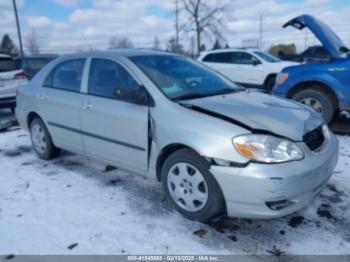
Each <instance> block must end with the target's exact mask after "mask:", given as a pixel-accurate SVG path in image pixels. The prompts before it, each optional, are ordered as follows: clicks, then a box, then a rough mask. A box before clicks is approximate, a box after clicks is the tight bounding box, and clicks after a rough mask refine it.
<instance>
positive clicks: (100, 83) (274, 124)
mask: <svg viewBox="0 0 350 262" xmlns="http://www.w3.org/2000/svg"><path fill="white" fill-rule="evenodd" d="M17 94H18V96H17V108H16V115H17V118H18V121H19V122H20V124H21V126H22V127H23V128H26V129H28V130H29V131H30V134H31V138H32V143H33V147H34V149H35V151H36V153H37V154H38V156H39V157H41V158H43V159H51V158H54V157H56V156H57V155H58V154H59V151H60V149H65V150H68V151H71V152H75V153H78V154H83V155H86V156H88V157H91V158H95V159H98V160H100V161H103V162H106V163H108V164H112V165H114V166H117V167H119V168H122V169H125V170H129V171H131V172H134V173H138V174H140V175H143V176H146V177H151V178H154V179H156V180H158V181H161V182H162V184H163V186H164V191H165V193H166V195H167V197H168V199H169V201H170V202H171V203H172V204H173V205H174V207H175V208H176V209H177V210H178V211H179V212H180V213H181V214H183V215H184V216H186V217H187V218H189V219H193V220H199V221H209V220H210V219H213V218H215V217H218V216H221V215H224V214H227V215H229V216H234V217H245V218H273V217H280V216H284V215H287V214H290V213H292V212H295V211H297V210H299V209H301V208H303V207H305V206H306V205H307V204H309V203H310V202H311V201H313V199H314V198H315V197H316V196H317V195H318V194H319V193H320V192H321V191H322V189H323V188H324V187H325V185H326V183H327V181H328V180H329V179H330V177H331V175H332V172H333V169H334V167H335V165H336V162H337V157H338V142H337V139H336V138H335V136H334V135H333V134H332V133H331V132H330V131H329V129H328V127H327V126H326V125H325V124H324V122H323V120H322V119H321V118H320V117H319V116H318V115H317V114H316V113H314V112H312V111H311V110H309V109H308V108H306V107H304V106H303V105H301V104H297V103H295V102H291V101H288V100H284V99H280V98H277V97H273V96H270V95H267V94H264V93H261V92H254V91H247V90H245V89H242V88H241V87H239V86H237V85H235V84H234V83H232V82H231V81H229V80H227V79H226V78H225V77H223V76H221V75H220V74H218V73H216V72H215V71H213V70H211V69H209V68H207V67H206V66H203V65H200V64H198V63H196V62H194V61H192V60H190V59H187V58H185V57H182V56H179V55H174V54H170V53H163V52H155V51H147V50H119V51H106V52H93V53H81V54H76V55H69V56H65V57H61V58H58V59H56V60H54V61H53V62H51V63H50V64H49V65H47V66H46V67H45V68H44V69H43V70H42V71H41V72H40V73H39V74H37V75H36V76H35V77H34V79H32V81H31V82H30V83H29V84H28V85H26V86H23V87H20V88H19V90H18V92H17Z"/></svg>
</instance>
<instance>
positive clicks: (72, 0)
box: [51, 0, 82, 7]
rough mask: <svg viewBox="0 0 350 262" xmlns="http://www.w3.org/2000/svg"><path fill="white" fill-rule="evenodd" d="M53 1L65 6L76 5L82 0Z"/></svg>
mask: <svg viewBox="0 0 350 262" xmlns="http://www.w3.org/2000/svg"><path fill="white" fill-rule="evenodd" d="M51 1H52V2H54V3H56V4H58V5H61V6H63V7H76V6H78V5H79V3H80V2H81V1H82V0H51Z"/></svg>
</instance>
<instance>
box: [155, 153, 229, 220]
mask: <svg viewBox="0 0 350 262" xmlns="http://www.w3.org/2000/svg"><path fill="white" fill-rule="evenodd" d="M180 169H181V170H182V172H181V171H180ZM161 176H162V184H163V188H164V191H165V193H166V195H167V198H168V199H169V201H170V202H171V203H172V204H173V205H174V207H175V208H176V209H177V210H178V211H179V212H180V213H181V214H182V215H183V216H184V217H186V218H188V219H190V220H196V221H200V222H204V223H206V222H210V221H211V220H212V219H215V218H217V217H220V216H221V215H223V214H224V213H225V211H226V210H225V202H224V197H223V194H222V192H221V189H220V187H219V185H218V183H217V181H216V180H215V178H214V176H213V175H212V174H211V173H210V172H209V164H208V163H207V161H206V160H204V159H203V158H202V157H201V156H199V155H198V154H196V153H195V152H193V151H191V150H188V149H184V150H179V151H176V152H175V153H173V154H172V155H170V156H169V158H168V159H167V160H166V161H165V163H164V165H163V168H162V172H161ZM185 200H186V201H185Z"/></svg>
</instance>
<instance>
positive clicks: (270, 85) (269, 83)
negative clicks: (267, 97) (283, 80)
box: [265, 76, 276, 92]
mask: <svg viewBox="0 0 350 262" xmlns="http://www.w3.org/2000/svg"><path fill="white" fill-rule="evenodd" d="M275 84H276V76H270V77H269V78H268V79H267V80H266V82H265V89H266V91H268V92H272V89H273V88H274V86H275Z"/></svg>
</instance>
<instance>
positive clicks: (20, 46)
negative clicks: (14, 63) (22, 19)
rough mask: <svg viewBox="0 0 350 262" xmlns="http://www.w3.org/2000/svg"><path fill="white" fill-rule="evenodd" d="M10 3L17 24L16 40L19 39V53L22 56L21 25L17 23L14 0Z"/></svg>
mask: <svg viewBox="0 0 350 262" xmlns="http://www.w3.org/2000/svg"><path fill="white" fill-rule="evenodd" d="M12 3H13V10H14V11H15V17H16V25H17V34H18V40H19V50H20V55H21V56H23V55H24V52H23V44H22V35H21V27H20V25H19V20H18V13H17V5H16V0H12Z"/></svg>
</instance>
